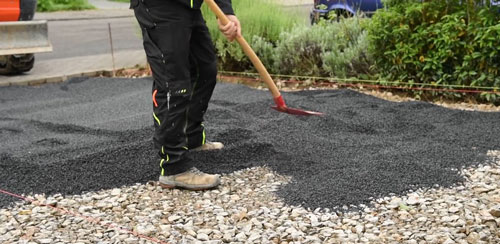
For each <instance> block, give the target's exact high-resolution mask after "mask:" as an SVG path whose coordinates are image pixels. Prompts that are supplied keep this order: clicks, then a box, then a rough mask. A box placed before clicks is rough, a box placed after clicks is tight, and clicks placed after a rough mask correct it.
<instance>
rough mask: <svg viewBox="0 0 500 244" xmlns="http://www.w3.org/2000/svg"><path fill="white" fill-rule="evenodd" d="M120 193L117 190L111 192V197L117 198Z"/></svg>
mask: <svg viewBox="0 0 500 244" xmlns="http://www.w3.org/2000/svg"><path fill="white" fill-rule="evenodd" d="M120 193H122V191H121V190H120V189H118V188H115V189H113V190H111V196H118V195H120Z"/></svg>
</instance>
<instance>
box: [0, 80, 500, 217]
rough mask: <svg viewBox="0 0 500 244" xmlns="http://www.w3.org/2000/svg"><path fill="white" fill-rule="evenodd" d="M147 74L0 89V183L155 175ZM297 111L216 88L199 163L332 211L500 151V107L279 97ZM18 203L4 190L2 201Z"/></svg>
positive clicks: (441, 176)
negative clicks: (273, 183)
mask: <svg viewBox="0 0 500 244" xmlns="http://www.w3.org/2000/svg"><path fill="white" fill-rule="evenodd" d="M150 93H151V81H150V80H149V79H101V78H95V79H94V78H93V79H86V78H80V79H72V80H70V81H69V82H66V83H62V84H54V85H45V86H41V87H4V88H0V187H1V188H2V189H5V190H8V191H11V192H15V193H47V194H53V193H63V194H79V193H81V192H85V191H93V190H99V189H106V188H112V187H117V186H122V185H130V184H134V183H137V182H141V183H143V182H146V181H148V180H156V179H157V177H158V173H159V170H158V162H157V160H156V152H155V151H154V150H153V149H152V141H151V135H152V131H153V119H152V116H151V106H152V104H151V103H152V102H151V100H150ZM284 97H285V100H286V102H287V103H288V105H289V106H290V107H295V108H303V109H308V110H315V111H321V112H324V113H326V115H325V116H323V117H297V116H292V115H288V114H284V113H279V112H276V111H274V110H272V109H270V107H269V106H270V105H272V100H271V99H270V95H269V93H268V92H266V91H257V90H253V89H250V88H247V87H244V86H238V85H230V84H219V85H218V87H217V89H216V92H215V94H214V97H213V100H212V103H211V105H210V108H209V111H208V112H207V115H206V119H207V122H206V123H205V125H206V127H207V129H208V139H211V140H217V141H222V142H224V143H225V145H226V147H225V148H224V149H223V150H221V151H218V152H198V153H193V157H194V158H195V160H197V161H198V162H199V165H198V168H200V169H201V170H204V171H207V172H214V173H231V172H233V171H235V170H239V169H244V168H248V167H253V166H262V165H267V166H269V167H271V168H272V169H273V170H275V171H277V172H278V173H280V174H285V175H290V176H292V179H293V182H292V183H291V184H289V185H287V186H286V187H284V188H283V189H281V190H280V191H279V192H278V194H279V195H280V196H281V197H283V198H284V199H285V201H286V202H287V203H290V204H293V205H303V206H305V207H311V208H316V207H324V208H337V207H342V206H344V205H347V206H351V205H357V204H366V203H369V202H370V200H371V199H373V198H377V197H380V196H387V195H391V194H402V193H404V192H407V191H411V190H415V189H417V188H420V187H434V186H436V185H439V186H445V187H446V186H451V185H454V184H457V183H460V182H461V181H462V180H463V178H462V177H461V176H460V175H459V174H458V171H457V169H460V168H462V167H466V166H471V165H476V164H482V163H488V160H489V159H488V158H487V156H486V152H487V151H488V150H498V149H500V113H486V112H466V111H459V110H451V109H446V108H442V107H438V106H434V105H432V104H428V103H423V102H405V103H394V102H388V101H384V100H381V99H377V98H374V97H371V96H367V95H363V94H360V93H357V92H355V91H351V90H336V91H304V92H295V93H285V94H284ZM15 200H16V199H14V198H12V197H9V196H5V195H0V206H5V205H7V204H9V203H10V202H13V201H15Z"/></svg>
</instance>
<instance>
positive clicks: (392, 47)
mask: <svg viewBox="0 0 500 244" xmlns="http://www.w3.org/2000/svg"><path fill="white" fill-rule="evenodd" d="M481 2H482V1H472V0H468V1H459V0H448V1H424V2H423V3H422V2H421V1H418V0H405V1H396V0H390V1H387V3H388V4H389V7H387V8H386V9H382V10H379V11H378V12H377V13H376V14H375V15H374V17H373V19H372V22H371V24H370V25H369V28H368V29H369V39H370V41H371V47H370V50H371V53H372V54H373V56H374V60H375V64H376V67H377V70H378V71H379V72H380V74H381V76H382V77H383V78H386V79H389V80H399V81H405V82H410V83H428V84H439V85H465V86H485V87H500V76H499V75H498V73H499V69H500V38H498V36H500V15H499V14H498V12H496V11H497V10H495V9H491V8H490V7H488V6H484V5H481V4H480V3H481ZM486 98H487V99H494V98H495V97H494V96H491V95H489V96H488V97H486Z"/></svg>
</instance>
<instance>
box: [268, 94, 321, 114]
mask: <svg viewBox="0 0 500 244" xmlns="http://www.w3.org/2000/svg"><path fill="white" fill-rule="evenodd" d="M274 102H275V103H276V106H274V107H272V108H273V109H275V110H276V111H279V112H283V113H289V114H293V115H305V116H311V115H320V116H321V115H323V113H320V112H314V111H306V110H301V109H295V108H289V107H287V106H286V104H285V100H283V96H279V97H275V98H274Z"/></svg>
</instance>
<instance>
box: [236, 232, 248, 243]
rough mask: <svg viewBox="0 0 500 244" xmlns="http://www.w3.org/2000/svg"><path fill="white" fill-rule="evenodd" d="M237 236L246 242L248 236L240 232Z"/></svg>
mask: <svg viewBox="0 0 500 244" xmlns="http://www.w3.org/2000/svg"><path fill="white" fill-rule="evenodd" d="M235 238H236V240H237V241H241V242H244V241H246V239H247V236H246V235H245V233H243V232H240V233H238V234H237V235H236V236H235Z"/></svg>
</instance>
